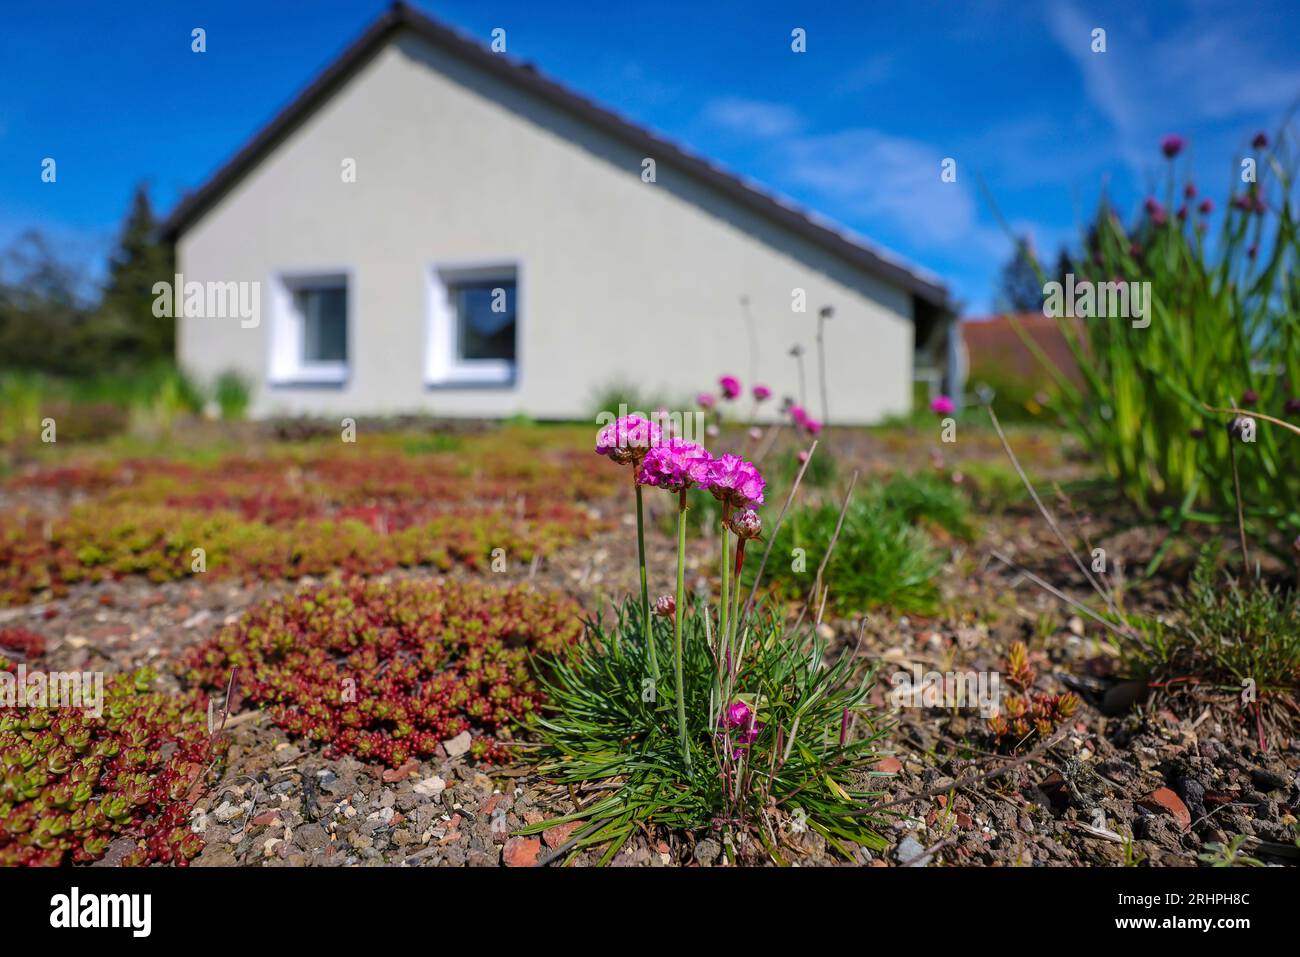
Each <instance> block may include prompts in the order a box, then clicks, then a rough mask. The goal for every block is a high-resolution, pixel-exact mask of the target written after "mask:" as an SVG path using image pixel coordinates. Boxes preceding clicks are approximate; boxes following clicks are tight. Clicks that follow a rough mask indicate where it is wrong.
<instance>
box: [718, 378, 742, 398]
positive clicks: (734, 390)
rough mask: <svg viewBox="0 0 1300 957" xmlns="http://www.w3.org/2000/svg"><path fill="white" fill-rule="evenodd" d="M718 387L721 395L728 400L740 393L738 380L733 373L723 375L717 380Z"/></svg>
mask: <svg viewBox="0 0 1300 957" xmlns="http://www.w3.org/2000/svg"><path fill="white" fill-rule="evenodd" d="M718 387H719V388H720V389H722V397H723V398H724V399H727V400H728V401H730V400H731V399H734V398H736V397H737V396H739V395H740V380H739V379H737V378H736V377H735V376H734V375H724V376H723V377H722V378H721V379H719V380H718Z"/></svg>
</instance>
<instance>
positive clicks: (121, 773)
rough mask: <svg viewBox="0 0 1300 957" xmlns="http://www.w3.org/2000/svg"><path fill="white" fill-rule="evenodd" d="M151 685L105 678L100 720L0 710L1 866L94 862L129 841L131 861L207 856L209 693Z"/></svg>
mask: <svg viewBox="0 0 1300 957" xmlns="http://www.w3.org/2000/svg"><path fill="white" fill-rule="evenodd" d="M12 667H13V666H12V665H10V664H9V663H8V661H7V660H6V659H5V658H3V657H0V670H9V669H12ZM152 679H153V675H152V674H151V673H150V672H148V671H145V670H142V671H139V672H137V673H136V674H134V675H115V676H113V677H112V678H110V679H108V680H107V681H105V683H104V700H103V703H102V704H103V707H102V710H101V712H100V714H99V716H96V715H95V714H94V713H92V712H91V711H89V710H86V709H83V708H41V707H22V708H18V707H14V708H0V867H5V866H15V865H37V866H51V867H52V866H57V865H60V864H64V863H67V862H68V861H72V862H73V863H78V864H85V863H90V862H93V861H96V860H99V859H100V858H101V857H103V856H104V854H105V852H107V850H108V848H109V845H110V844H111V843H113V842H114V841H115V840H118V839H121V838H125V839H127V840H129V841H131V842H132V845H133V846H132V847H131V849H130V850H129V851H128V852H127V853H126V855H125V857H124V858H123V863H124V864H132V865H143V864H152V863H174V864H178V865H184V864H186V863H188V862H189V861H190V860H191V859H193V858H194V857H195V856H196V855H197V854H198V853H199V851H200V850H202V848H203V840H202V838H201V837H200V836H199V835H198V834H195V833H193V832H192V831H191V830H190V828H189V821H188V817H189V810H190V808H191V807H192V806H193V801H192V800H191V798H190V795H191V794H192V793H194V791H195V790H196V789H197V788H198V787H201V785H202V778H203V774H204V772H205V770H206V769H207V768H208V767H209V766H210V765H211V763H212V762H213V760H214V758H215V757H216V753H215V752H216V749H217V747H218V745H217V744H216V743H214V742H213V741H212V740H211V739H210V737H209V735H208V728H207V723H206V719H205V715H204V711H203V701H202V699H201V697H200V696H198V695H184V696H173V695H165V694H161V693H157V692H152V691H150V690H149V687H150V684H151V682H152Z"/></svg>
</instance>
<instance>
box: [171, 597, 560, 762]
mask: <svg viewBox="0 0 1300 957" xmlns="http://www.w3.org/2000/svg"><path fill="white" fill-rule="evenodd" d="M580 627H581V626H580V623H579V621H578V617H577V608H576V606H574V605H572V604H571V603H570V602H569V601H568V600H567V599H564V598H563V597H561V596H559V595H551V594H545V593H541V592H536V591H533V590H532V589H531V588H529V587H526V586H513V587H491V586H485V585H475V584H471V583H467V582H457V581H435V582H418V581H402V582H396V583H391V584H390V583H387V582H382V581H380V582H366V581H363V580H361V579H354V580H352V581H349V582H344V583H338V584H332V585H327V586H325V587H323V588H318V589H315V590H310V589H309V590H305V591H301V592H299V593H298V594H296V595H291V596H289V597H286V598H281V599H276V600H273V601H270V602H267V603H266V604H264V605H261V606H259V607H257V608H255V609H253V610H252V611H250V612H249V613H248V614H246V615H245V616H244V617H243V618H241V619H240V620H239V621H238V622H236V623H235V624H233V625H230V626H228V627H226V628H224V629H222V630H221V631H220V632H219V633H218V634H217V635H216V636H214V637H213V638H212V639H210V640H209V641H207V642H205V643H204V644H202V645H199V646H197V647H195V648H193V649H191V650H190V651H189V652H188V653H187V654H186V655H185V657H184V658H183V661H182V667H183V669H184V672H185V677H186V678H187V680H189V681H191V682H193V683H195V684H199V685H203V686H206V687H209V688H213V689H219V688H222V687H224V686H225V684H226V681H227V679H228V677H229V675H230V672H231V669H232V668H237V669H239V683H238V687H239V689H240V692H241V694H242V695H243V696H244V697H245V698H247V699H249V700H251V701H252V702H254V703H256V704H258V705H262V706H265V707H267V708H269V709H270V714H271V717H272V719H273V720H274V721H275V722H276V724H278V725H280V726H281V727H282V728H284V729H285V730H286V731H288V732H289V733H290V734H292V735H294V736H296V737H301V738H306V739H308V740H309V741H313V742H316V743H319V744H323V745H326V746H327V747H328V749H329V751H330V752H332V753H345V754H355V755H356V756H357V757H359V758H363V759H368V760H374V761H382V762H387V763H388V764H390V765H392V766H393V767H400V766H401V765H403V764H405V763H406V761H407V760H409V759H410V758H412V757H426V756H428V755H431V754H433V753H435V752H436V751H437V748H438V745H439V743H440V742H441V741H444V740H446V739H449V738H454V737H456V736H457V735H459V734H461V733H462V732H466V731H468V732H470V733H471V735H472V736H473V740H472V743H471V746H470V753H471V754H472V755H473V756H474V757H476V758H478V759H480V760H487V761H496V760H501V759H503V758H504V757H505V756H506V754H507V751H506V748H505V746H504V745H503V744H502V742H504V741H507V740H510V739H511V738H512V737H513V734H514V729H515V728H516V726H517V725H518V724H519V723H520V722H521V721H523V720H524V719H525V718H526V717H527V716H528V715H529V714H531V713H533V711H535V709H536V708H537V706H538V704H539V703H540V701H541V691H540V688H539V686H538V684H537V682H536V680H535V679H534V678H533V676H532V674H531V673H530V671H529V668H528V655H529V654H530V653H531V652H537V651H542V652H552V653H553V652H556V651H559V650H560V649H561V648H563V647H564V646H566V645H567V644H569V643H570V642H572V641H573V640H574V639H575V638H576V637H577V635H578V632H579V630H580Z"/></svg>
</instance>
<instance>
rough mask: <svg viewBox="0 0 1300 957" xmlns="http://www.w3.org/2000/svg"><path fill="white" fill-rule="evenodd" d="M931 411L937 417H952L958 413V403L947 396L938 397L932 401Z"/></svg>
mask: <svg viewBox="0 0 1300 957" xmlns="http://www.w3.org/2000/svg"><path fill="white" fill-rule="evenodd" d="M930 411H931V412H933V413H934V414H935V415H952V414H953V413H954V412H956V411H957V403H956V402H953V401H952V399H951V398H949V397H948V396H946V395H936V396H935V397H934V398H933V399H931V400H930Z"/></svg>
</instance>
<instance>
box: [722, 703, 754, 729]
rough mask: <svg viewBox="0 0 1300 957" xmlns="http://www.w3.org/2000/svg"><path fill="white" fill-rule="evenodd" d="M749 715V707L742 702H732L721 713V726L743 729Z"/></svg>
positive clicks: (747, 722)
mask: <svg viewBox="0 0 1300 957" xmlns="http://www.w3.org/2000/svg"><path fill="white" fill-rule="evenodd" d="M750 714H751V712H750V710H749V705H747V704H745V702H743V701H733V702H732V703H731V704H729V705H727V710H726V711H724V712H723V713H722V721H721V724H722V726H723V727H725V728H743V727H744V726H745V725H747V724H749V716H750Z"/></svg>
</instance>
